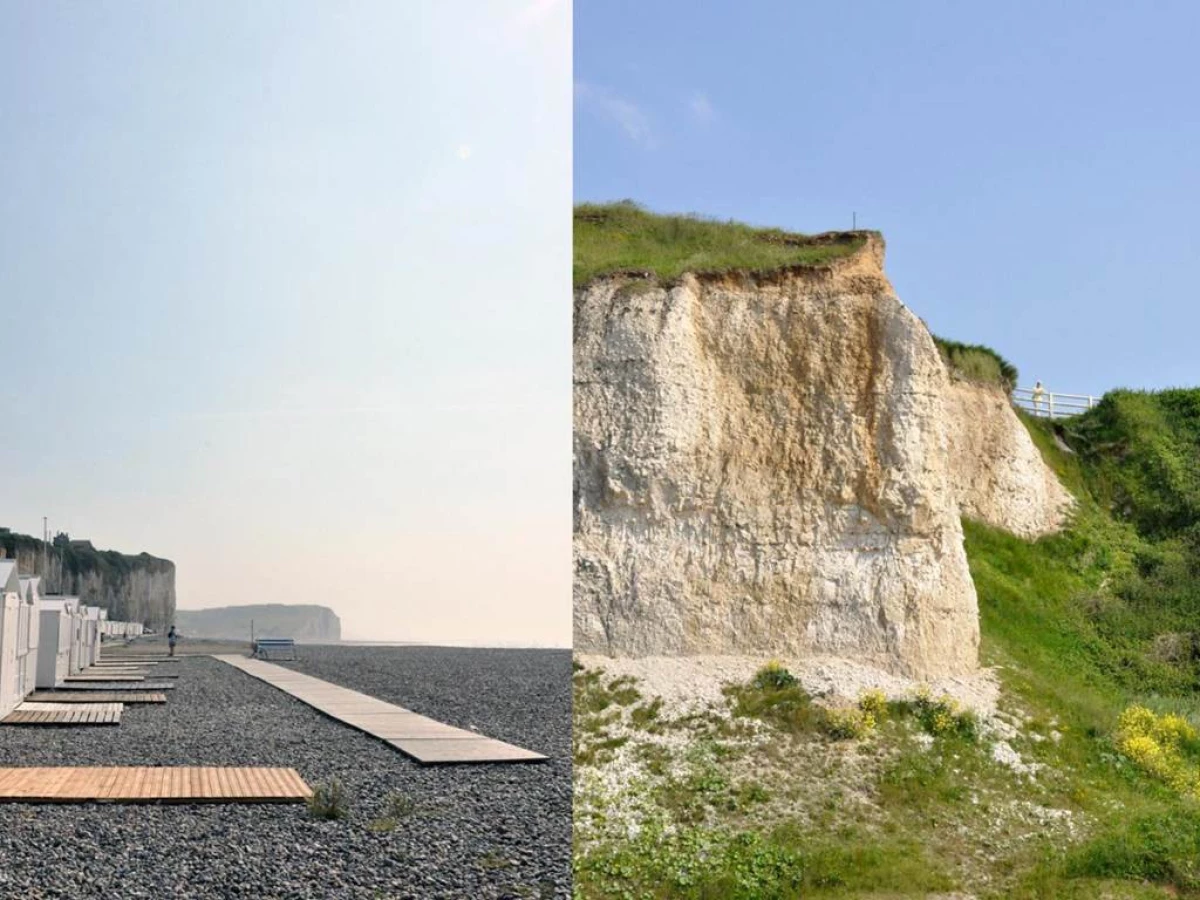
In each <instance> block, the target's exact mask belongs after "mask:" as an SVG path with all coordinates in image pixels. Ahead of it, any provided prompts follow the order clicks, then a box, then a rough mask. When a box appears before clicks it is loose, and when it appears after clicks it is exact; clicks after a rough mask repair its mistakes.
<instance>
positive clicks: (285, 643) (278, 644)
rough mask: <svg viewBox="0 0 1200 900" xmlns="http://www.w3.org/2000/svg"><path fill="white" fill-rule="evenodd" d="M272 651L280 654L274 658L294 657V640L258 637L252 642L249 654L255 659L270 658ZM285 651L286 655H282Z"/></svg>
mask: <svg viewBox="0 0 1200 900" xmlns="http://www.w3.org/2000/svg"><path fill="white" fill-rule="evenodd" d="M272 653H276V654H280V655H278V656H276V657H275V659H295V658H296V642H295V640H293V639H292V638H259V639H258V640H256V641H255V642H254V644H253V647H252V653H251V655H252V656H254V657H255V658H256V659H271V654H272ZM285 653H286V654H287V656H283V655H282V654H285Z"/></svg>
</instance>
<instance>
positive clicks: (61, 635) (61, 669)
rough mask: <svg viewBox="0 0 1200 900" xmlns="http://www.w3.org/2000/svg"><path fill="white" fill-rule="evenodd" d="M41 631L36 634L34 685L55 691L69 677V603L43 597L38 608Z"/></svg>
mask: <svg viewBox="0 0 1200 900" xmlns="http://www.w3.org/2000/svg"><path fill="white" fill-rule="evenodd" d="M38 618H39V619H40V628H41V632H40V634H39V635H38V661H37V680H36V684H37V686H38V687H40V688H54V687H57V686H58V685H60V684H62V681H63V679H64V678H66V677H67V676H68V675H69V674H71V644H72V639H73V636H74V624H75V618H76V617H75V616H74V615H73V614H72V612H71V604H70V601H68V600H66V599H64V598H63V597H53V598H51V597H43V598H42V601H41V603H40V604H39V605H38Z"/></svg>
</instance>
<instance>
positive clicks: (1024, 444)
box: [946, 382, 1075, 538]
mask: <svg viewBox="0 0 1200 900" xmlns="http://www.w3.org/2000/svg"><path fill="white" fill-rule="evenodd" d="M946 396H947V413H948V420H947V422H948V429H947V435H948V437H949V442H950V458H951V460H952V465H951V467H950V477H951V479H952V481H953V482H954V493H955V496H956V497H957V498H958V504H959V509H960V511H961V512H962V514H963V515H964V516H967V517H968V518H971V519H977V520H979V521H981V522H986V523H987V524H988V525H992V526H994V527H996V528H1003V529H1005V530H1006V531H1011V532H1012V533H1013V534H1015V535H1018V536H1019V537H1023V538H1038V537H1041V536H1042V535H1046V534H1051V533H1052V532H1055V531H1058V530H1059V529H1060V528H1062V526H1063V524H1064V522H1065V521H1066V518H1067V515H1068V514H1069V513H1070V511H1071V508H1072V507H1073V506H1074V503H1075V501H1074V498H1072V497H1071V495H1070V494H1069V493H1067V491H1066V489H1065V488H1064V487H1063V486H1062V484H1060V483H1059V480H1058V478H1057V476H1055V474H1054V472H1053V471H1052V470H1051V469H1050V467H1049V466H1047V465H1046V463H1045V462H1044V461H1043V460H1042V455H1041V453H1040V452H1039V451H1038V449H1037V447H1036V446H1035V445H1034V443H1033V439H1032V438H1030V437H1029V432H1028V431H1026V430H1025V426H1024V425H1022V424H1021V420H1020V419H1018V418H1017V414H1016V413H1015V412H1013V408H1012V404H1011V403H1010V402H1009V400H1008V397H1007V396H1006V395H1005V393H1004V391H1002V390H1001V389H1000V388H998V387H987V386H983V385H976V384H968V383H964V382H956V383H954V384H952V385H951V386H950V388H949V391H948V393H947V395H946Z"/></svg>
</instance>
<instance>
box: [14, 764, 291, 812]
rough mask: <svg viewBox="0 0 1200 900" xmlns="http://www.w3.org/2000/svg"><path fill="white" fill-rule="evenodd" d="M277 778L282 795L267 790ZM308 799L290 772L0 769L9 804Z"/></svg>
mask: <svg viewBox="0 0 1200 900" xmlns="http://www.w3.org/2000/svg"><path fill="white" fill-rule="evenodd" d="M279 779H283V781H284V782H286V784H287V790H286V791H280V790H275V789H273V788H272V787H271V784H272V783H274V782H276V781H278V780H279ZM204 784H207V788H205V787H204ZM310 795H311V789H310V788H309V787H308V785H307V784H305V783H304V781H303V779H301V778H300V777H299V775H298V774H297V773H296V772H295V770H294V769H266V768H261V767H253V768H250V767H235V768H230V767H224V768H223V767H213V766H204V767H189V766H183V767H176V766H90V767H89V766H60V767H36V766H30V767H13V768H4V769H0V801H9V802H13V801H15V802H22V801H24V802H47V803H65V802H86V801H100V802H130V803H134V802H146V803H162V802H220V801H224V802H231V803H249V802H279V801H285V802H299V801H301V800H304V799H305V798H306V797H308V796H310Z"/></svg>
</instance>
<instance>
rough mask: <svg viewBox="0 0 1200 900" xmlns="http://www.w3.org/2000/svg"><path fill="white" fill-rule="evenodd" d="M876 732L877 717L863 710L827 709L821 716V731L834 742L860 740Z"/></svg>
mask: <svg viewBox="0 0 1200 900" xmlns="http://www.w3.org/2000/svg"><path fill="white" fill-rule="evenodd" d="M874 730H875V716H874V715H873V714H871V713H869V712H864V711H863V710H861V709H857V708H852V709H827V710H823V712H822V715H821V731H823V732H824V733H825V734H827V735H829V737H831V738H833V739H834V740H839V741H844V740H859V739H861V738H864V737H866V736H867V735H868V734H870V733H871V732H872V731H874Z"/></svg>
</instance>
